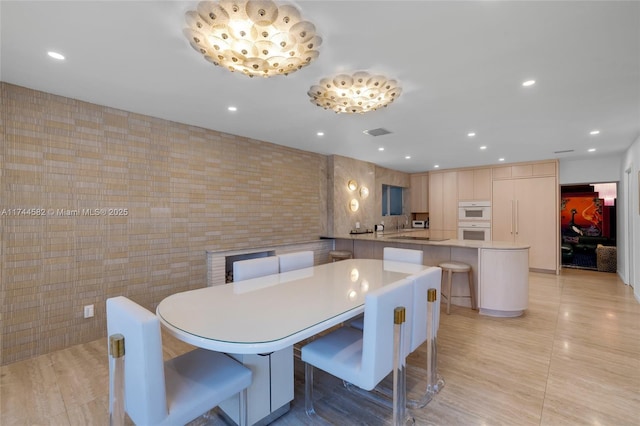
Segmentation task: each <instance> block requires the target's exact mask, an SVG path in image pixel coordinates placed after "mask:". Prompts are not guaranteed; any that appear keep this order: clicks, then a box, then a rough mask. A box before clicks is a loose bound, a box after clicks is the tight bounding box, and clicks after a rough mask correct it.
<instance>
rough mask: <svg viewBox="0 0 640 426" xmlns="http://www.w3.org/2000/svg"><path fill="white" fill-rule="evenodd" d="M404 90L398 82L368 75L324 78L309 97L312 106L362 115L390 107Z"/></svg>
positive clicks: (364, 73)
mask: <svg viewBox="0 0 640 426" xmlns="http://www.w3.org/2000/svg"><path fill="white" fill-rule="evenodd" d="M400 93H402V89H401V88H400V87H399V86H398V83H397V82H396V81H395V80H389V79H387V78H386V77H384V76H381V75H374V76H371V75H369V73H367V72H365V71H359V72H356V73H355V74H353V75H348V74H340V75H337V76H335V77H334V78H323V79H322V80H320V83H319V84H318V85H315V86H311V88H310V89H309V91H308V92H307V94H308V95H309V97H310V98H311V102H312V103H314V104H316V105H317V106H319V107H322V108H324V109H331V110H333V111H335V112H337V113H348V114H362V113H365V112H369V111H375V110H376V109H378V108H381V107H386V106H387V105H388V104H390V103H391V102H393V101H394V100H396V99H397V98H398V97H399V96H400Z"/></svg>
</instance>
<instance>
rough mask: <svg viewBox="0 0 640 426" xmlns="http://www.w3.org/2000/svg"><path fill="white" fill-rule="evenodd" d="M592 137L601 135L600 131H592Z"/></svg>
mask: <svg viewBox="0 0 640 426" xmlns="http://www.w3.org/2000/svg"><path fill="white" fill-rule="evenodd" d="M589 134H590V135H599V134H600V130H592V131H590V132H589Z"/></svg>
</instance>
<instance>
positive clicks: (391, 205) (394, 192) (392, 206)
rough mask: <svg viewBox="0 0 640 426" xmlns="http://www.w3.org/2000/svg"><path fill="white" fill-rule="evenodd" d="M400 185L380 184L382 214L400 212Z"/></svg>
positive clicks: (390, 214)
mask: <svg viewBox="0 0 640 426" xmlns="http://www.w3.org/2000/svg"><path fill="white" fill-rule="evenodd" d="M403 189H404V188H402V187H401V186H392V185H382V216H396V215H401V214H402V192H403Z"/></svg>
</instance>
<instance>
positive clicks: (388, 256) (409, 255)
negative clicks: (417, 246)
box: [382, 247, 424, 265]
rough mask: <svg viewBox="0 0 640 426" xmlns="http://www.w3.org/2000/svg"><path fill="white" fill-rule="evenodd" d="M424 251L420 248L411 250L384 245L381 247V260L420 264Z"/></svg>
mask: <svg viewBox="0 0 640 426" xmlns="http://www.w3.org/2000/svg"><path fill="white" fill-rule="evenodd" d="M423 257H424V253H423V252H422V250H413V249H405V248H397V247H385V248H383V249H382V260H393V261H396V262H407V263H415V264H418V265H422V260H423Z"/></svg>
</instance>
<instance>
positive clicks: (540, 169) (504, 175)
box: [492, 161, 557, 180]
mask: <svg viewBox="0 0 640 426" xmlns="http://www.w3.org/2000/svg"><path fill="white" fill-rule="evenodd" d="M556 169H557V163H556V162H555V161H543V162H538V163H523V164H512V165H509V166H499V167H494V168H493V169H492V170H493V173H492V174H493V179H494V180H496V179H511V178H526V177H534V176H556V175H557V171H556Z"/></svg>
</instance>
